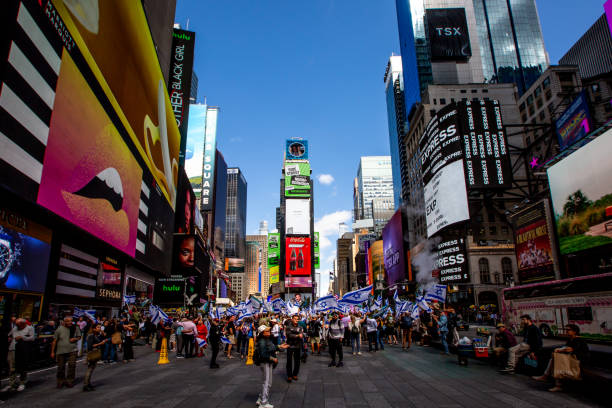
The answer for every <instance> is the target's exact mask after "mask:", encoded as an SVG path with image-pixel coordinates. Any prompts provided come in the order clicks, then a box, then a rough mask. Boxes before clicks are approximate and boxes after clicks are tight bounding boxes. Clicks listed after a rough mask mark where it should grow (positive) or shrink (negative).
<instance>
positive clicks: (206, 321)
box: [204, 319, 210, 333]
mask: <svg viewBox="0 0 612 408" xmlns="http://www.w3.org/2000/svg"><path fill="white" fill-rule="evenodd" d="M204 326H206V332H207V333H210V322H209V321H208V319H206V320H204Z"/></svg>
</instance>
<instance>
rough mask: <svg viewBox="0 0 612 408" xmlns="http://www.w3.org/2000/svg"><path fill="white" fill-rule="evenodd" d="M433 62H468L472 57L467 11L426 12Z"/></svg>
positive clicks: (448, 9)
mask: <svg viewBox="0 0 612 408" xmlns="http://www.w3.org/2000/svg"><path fill="white" fill-rule="evenodd" d="M425 20H426V22H427V39H428V40H429V49H430V52H431V59H432V61H440V60H446V61H449V60H450V61H452V60H466V59H469V58H470V57H471V56H472V48H471V46H470V35H469V33H468V25H467V19H466V17H465V9H463V8H438V9H427V10H425Z"/></svg>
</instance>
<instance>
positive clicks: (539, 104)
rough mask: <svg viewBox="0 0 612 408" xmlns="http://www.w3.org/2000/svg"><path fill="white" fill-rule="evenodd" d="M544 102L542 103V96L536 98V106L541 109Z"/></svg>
mask: <svg viewBox="0 0 612 408" xmlns="http://www.w3.org/2000/svg"><path fill="white" fill-rule="evenodd" d="M543 105H544V104H543V103H542V98H538V99H536V106H537V107H538V109H540V108H541V107H542V106H543Z"/></svg>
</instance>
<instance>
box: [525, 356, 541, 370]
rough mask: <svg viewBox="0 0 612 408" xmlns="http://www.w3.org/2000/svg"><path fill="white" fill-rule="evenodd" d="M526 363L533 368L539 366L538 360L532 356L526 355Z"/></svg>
mask: <svg viewBox="0 0 612 408" xmlns="http://www.w3.org/2000/svg"><path fill="white" fill-rule="evenodd" d="M524 361H525V365H526V366H527V367H533V368H538V360H537V359H534V358H531V357H525V360H524Z"/></svg>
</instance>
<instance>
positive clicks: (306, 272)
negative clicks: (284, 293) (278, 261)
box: [285, 237, 312, 277]
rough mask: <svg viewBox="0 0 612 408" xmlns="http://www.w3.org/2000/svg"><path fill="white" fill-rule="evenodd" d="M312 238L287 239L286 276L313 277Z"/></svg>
mask: <svg viewBox="0 0 612 408" xmlns="http://www.w3.org/2000/svg"><path fill="white" fill-rule="evenodd" d="M311 272H312V271H311V259H310V238H309V237H286V238H285V276H286V277H287V276H311Z"/></svg>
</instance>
